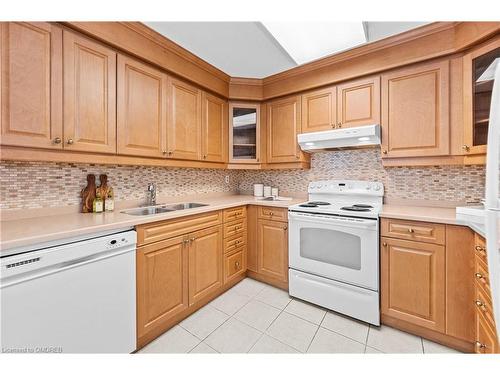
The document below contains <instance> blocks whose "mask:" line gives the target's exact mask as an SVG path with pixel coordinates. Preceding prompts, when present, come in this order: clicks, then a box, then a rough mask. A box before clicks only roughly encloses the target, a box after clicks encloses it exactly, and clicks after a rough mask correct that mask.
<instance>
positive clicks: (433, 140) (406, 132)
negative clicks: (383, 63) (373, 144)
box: [382, 60, 450, 157]
mask: <svg viewBox="0 0 500 375" xmlns="http://www.w3.org/2000/svg"><path fill="white" fill-rule="evenodd" d="M449 98H450V92H449V61H448V60H445V61H440V62H435V63H430V64H429V63H427V64H422V65H418V66H415V67H411V68H404V69H399V70H396V71H393V72H390V73H387V74H383V75H382V156H383V157H417V156H420V157H422V156H445V155H449V153H450V138H449V137H450V123H449Z"/></svg>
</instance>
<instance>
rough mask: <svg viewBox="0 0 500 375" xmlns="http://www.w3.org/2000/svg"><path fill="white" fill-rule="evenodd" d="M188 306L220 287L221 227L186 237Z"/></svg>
mask: <svg viewBox="0 0 500 375" xmlns="http://www.w3.org/2000/svg"><path fill="white" fill-rule="evenodd" d="M188 238H189V241H190V245H189V305H192V304H194V303H195V302H197V301H199V300H200V299H202V298H203V297H205V296H207V295H208V294H210V293H212V292H214V291H216V290H217V289H219V288H220V287H221V286H222V254H223V249H222V226H220V225H218V226H216V227H213V228H209V229H204V230H202V231H198V232H195V233H192V234H190V235H188Z"/></svg>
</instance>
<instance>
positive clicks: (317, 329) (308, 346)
mask: <svg viewBox="0 0 500 375" xmlns="http://www.w3.org/2000/svg"><path fill="white" fill-rule="evenodd" d="M325 317H326V313H325V315H323V319H321V322H319V324H318V328H316V332H314V336H313V337H312V339H311V342H310V343H309V345H307V349H306V351H305V352H304V353H307V352H308V351H309V348H310V347H311V345H312V343H313V341H314V339H315V338H316V335H317V334H318V331H319V328H320V327H321V324H322V323H323V320H325Z"/></svg>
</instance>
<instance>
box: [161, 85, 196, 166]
mask: <svg viewBox="0 0 500 375" xmlns="http://www.w3.org/2000/svg"><path fill="white" fill-rule="evenodd" d="M169 100H170V105H169V123H168V140H167V143H168V155H169V157H172V158H176V159H185V160H198V159H200V148H201V142H200V141H201V91H200V90H198V89H197V88H196V87H194V86H191V85H189V84H187V83H185V82H182V81H179V80H177V79H173V78H172V79H170V83H169Z"/></svg>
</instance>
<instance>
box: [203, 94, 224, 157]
mask: <svg viewBox="0 0 500 375" xmlns="http://www.w3.org/2000/svg"><path fill="white" fill-rule="evenodd" d="M202 111H203V113H202V131H201V141H202V144H201V146H202V147H201V153H202V159H203V160H206V161H214V162H221V163H222V162H225V161H227V154H228V143H227V142H228V141H227V132H228V122H227V121H228V112H227V102H226V101H225V100H223V99H220V98H219V97H217V96H214V95H211V94H209V93H206V92H203V95H202Z"/></svg>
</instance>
